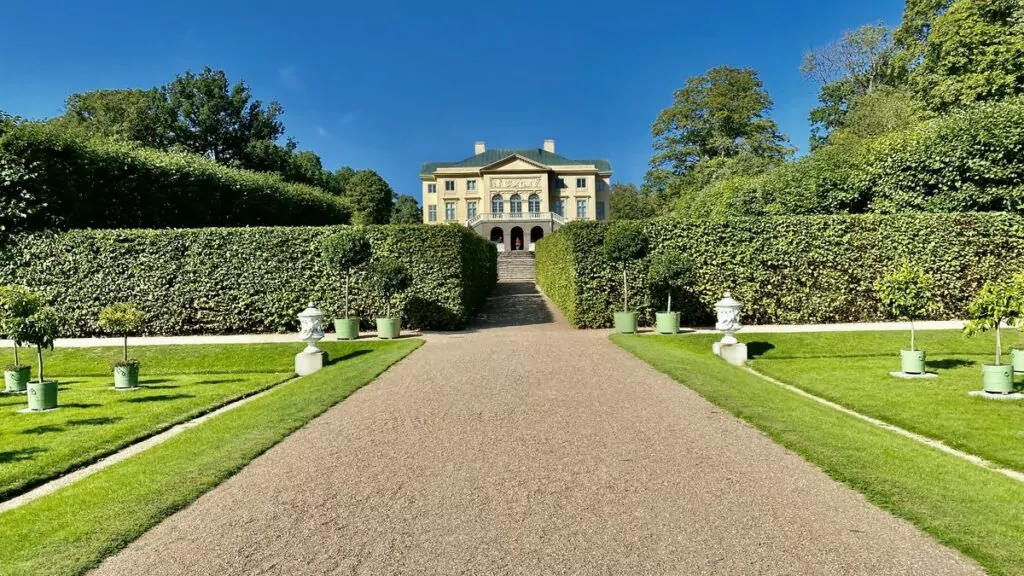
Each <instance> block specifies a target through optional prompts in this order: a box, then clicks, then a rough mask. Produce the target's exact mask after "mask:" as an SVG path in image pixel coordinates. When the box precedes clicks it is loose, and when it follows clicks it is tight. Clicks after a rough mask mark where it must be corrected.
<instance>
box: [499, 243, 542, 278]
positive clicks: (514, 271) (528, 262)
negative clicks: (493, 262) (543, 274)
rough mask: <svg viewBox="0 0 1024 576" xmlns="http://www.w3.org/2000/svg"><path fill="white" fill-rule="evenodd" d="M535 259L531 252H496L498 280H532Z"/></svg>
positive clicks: (535, 271) (534, 272)
mask: <svg viewBox="0 0 1024 576" xmlns="http://www.w3.org/2000/svg"><path fill="white" fill-rule="evenodd" d="M536 280H537V261H536V259H535V258H534V256H533V252H527V251H525V250H519V251H515V252H498V282H534V281H536Z"/></svg>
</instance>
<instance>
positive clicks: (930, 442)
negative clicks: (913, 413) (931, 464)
mask: <svg viewBox="0 0 1024 576" xmlns="http://www.w3.org/2000/svg"><path fill="white" fill-rule="evenodd" d="M744 369H745V370H746V371H747V372H749V373H751V374H753V375H755V376H757V377H758V378H761V379H762V380H764V381H766V382H770V383H772V384H774V385H776V386H778V387H780V388H782V389H784V390H789V391H790V392H792V393H793V394H799V395H800V396H803V397H804V398H808V399H810V400H813V401H815V402H817V403H818V404H821V405H822V406H828V407H829V408H831V409H833V410H838V411H840V412H842V413H843V414H848V415H850V416H853V417H854V418H857V419H858V420H863V421H864V422H867V423H869V424H871V425H873V426H877V427H879V428H882V429H883V430H888V431H889V432H892V433H893V434H899V435H900V436H904V437H906V438H910V439H911V440H913V441H915V442H918V443H921V444H924V445H925V446H930V447H932V448H935V449H936V450H940V451H942V452H945V453H946V454H949V455H950V456H954V457H956V458H960V459H961V460H964V461H965V462H970V463H971V464H974V465H975V466H980V467H981V468H985V469H987V470H992V471H993V472H998V473H1000V474H1002V475H1003V476H1006V477H1007V478H1012V479H1013V480H1016V481H1017V482H1022V483H1024V474H1021V473H1020V472H1017V471H1016V470H1010V469H1008V468H1000V467H999V466H998V465H997V464H995V463H993V462H989V461H988V460H985V459H984V458H982V457H981V456H976V455H974V454H969V453H967V452H963V451H961V450H957V449H956V448H952V447H950V446H947V445H946V444H945V443H944V442H942V441H940V440H935V439H934V438H928V437H927V436H922V435H921V434H916V433H914V432H911V431H909V430H904V429H903V428H900V427H899V426H894V425H892V424H889V423H888V422H883V421H881V420H879V419H877V418H872V417H871V416H865V415H864V414H861V413H860V412H857V411H856V410H851V409H849V408H847V407H845V406H842V405H840V404H836V403H835V402H832V401H830V400H826V399H824V398H821V397H818V396H815V395H814V394H811V393H810V392H807V391H806V390H802V389H800V388H797V387H796V386H793V385H791V384H786V383H785V382H782V381H779V380H776V379H775V378H772V377H771V376H767V375H765V374H761V373H760V372H758V371H757V370H754V369H753V368H750V367H745V368H744Z"/></svg>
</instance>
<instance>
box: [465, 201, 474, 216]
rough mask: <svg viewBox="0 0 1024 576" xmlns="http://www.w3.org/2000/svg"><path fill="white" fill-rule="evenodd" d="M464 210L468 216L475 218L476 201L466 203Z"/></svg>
mask: <svg viewBox="0 0 1024 576" xmlns="http://www.w3.org/2000/svg"><path fill="white" fill-rule="evenodd" d="M466 212H467V214H468V215H469V217H470V218H476V202H470V203H469V204H467V205H466Z"/></svg>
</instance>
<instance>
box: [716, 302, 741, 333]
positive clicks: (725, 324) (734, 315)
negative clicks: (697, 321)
mask: <svg viewBox="0 0 1024 576" xmlns="http://www.w3.org/2000/svg"><path fill="white" fill-rule="evenodd" d="M741 310H743V305H742V304H740V303H739V302H737V301H736V300H735V299H733V297H732V293H731V292H729V291H726V293H725V296H724V297H723V298H722V299H721V300H719V301H718V303H717V304H715V312H716V314H717V315H718V323H717V324H715V330H718V331H720V332H725V336H724V337H723V338H722V340H721V342H719V343H720V344H724V345H729V344H736V343H738V342H739V341H738V340H736V337H735V336H733V334H735V333H736V332H739V331H740V330H742V329H743V324H741V323H740V311H741Z"/></svg>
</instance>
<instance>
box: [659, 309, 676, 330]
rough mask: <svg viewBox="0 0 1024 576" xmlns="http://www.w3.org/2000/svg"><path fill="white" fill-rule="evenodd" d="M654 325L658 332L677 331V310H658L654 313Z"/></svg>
mask: <svg viewBox="0 0 1024 576" xmlns="http://www.w3.org/2000/svg"><path fill="white" fill-rule="evenodd" d="M655 326H656V327H657V329H658V334H675V333H677V332H679V312H658V313H657V314H655Z"/></svg>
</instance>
